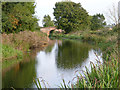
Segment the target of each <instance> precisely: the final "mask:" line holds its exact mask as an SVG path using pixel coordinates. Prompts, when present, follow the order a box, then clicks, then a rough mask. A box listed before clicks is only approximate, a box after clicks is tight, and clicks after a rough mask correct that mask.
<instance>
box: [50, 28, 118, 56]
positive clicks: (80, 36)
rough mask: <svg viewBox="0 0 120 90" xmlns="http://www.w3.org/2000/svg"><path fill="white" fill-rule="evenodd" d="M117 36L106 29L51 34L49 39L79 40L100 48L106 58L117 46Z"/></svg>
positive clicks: (115, 32)
mask: <svg viewBox="0 0 120 90" xmlns="http://www.w3.org/2000/svg"><path fill="white" fill-rule="evenodd" d="M117 36H118V32H117V30H116V28H115V29H113V30H108V29H107V28H105V29H102V30H96V31H91V30H86V31H73V32H70V33H68V34H59V33H53V34H52V35H51V38H59V39H61V38H62V39H73V40H80V41H82V42H90V43H91V44H95V45H97V46H99V47H100V48H101V50H102V51H103V53H104V54H103V58H105V57H106V53H107V54H110V52H112V51H113V48H114V47H116V46H117Z"/></svg>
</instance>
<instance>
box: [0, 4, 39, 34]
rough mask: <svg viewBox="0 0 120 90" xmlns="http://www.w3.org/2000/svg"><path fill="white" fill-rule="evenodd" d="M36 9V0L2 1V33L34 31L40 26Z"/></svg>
mask: <svg viewBox="0 0 120 90" xmlns="http://www.w3.org/2000/svg"><path fill="white" fill-rule="evenodd" d="M34 9H35V5H34V2H2V33H3V32H6V33H13V32H20V31H24V30H31V31H34V30H35V29H36V27H38V24H37V21H38V19H37V18H36V17H35V16H34V15H33V14H35V10H34Z"/></svg>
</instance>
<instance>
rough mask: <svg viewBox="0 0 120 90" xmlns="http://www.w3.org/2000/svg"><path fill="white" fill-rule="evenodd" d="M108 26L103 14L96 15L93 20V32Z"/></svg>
mask: <svg viewBox="0 0 120 90" xmlns="http://www.w3.org/2000/svg"><path fill="white" fill-rule="evenodd" d="M104 25H106V22H105V17H104V15H103V14H96V15H93V16H92V19H91V30H97V29H100V28H103V26H104Z"/></svg>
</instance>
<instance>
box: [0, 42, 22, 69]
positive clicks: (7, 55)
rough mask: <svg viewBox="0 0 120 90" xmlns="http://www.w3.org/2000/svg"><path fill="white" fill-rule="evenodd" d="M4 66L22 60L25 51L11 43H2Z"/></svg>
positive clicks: (0, 45)
mask: <svg viewBox="0 0 120 90" xmlns="http://www.w3.org/2000/svg"><path fill="white" fill-rule="evenodd" d="M0 47H2V68H3V69H4V68H7V67H9V66H11V65H12V64H15V63H17V62H19V61H21V60H22V56H23V53H22V51H20V50H16V49H14V48H13V47H11V46H10V45H2V44H0Z"/></svg>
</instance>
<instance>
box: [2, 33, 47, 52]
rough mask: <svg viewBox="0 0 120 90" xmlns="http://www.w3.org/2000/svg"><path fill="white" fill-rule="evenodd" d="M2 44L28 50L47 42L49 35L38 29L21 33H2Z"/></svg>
mask: <svg viewBox="0 0 120 90" xmlns="http://www.w3.org/2000/svg"><path fill="white" fill-rule="evenodd" d="M2 44H5V45H10V46H12V47H14V48H15V49H19V50H22V51H26V50H28V49H33V48H36V47H41V46H43V45H45V44H47V36H46V35H44V34H43V33H42V32H38V31H34V32H31V31H23V32H19V33H17V34H16V33H15V34H13V33H11V34H5V33H3V34H2Z"/></svg>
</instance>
